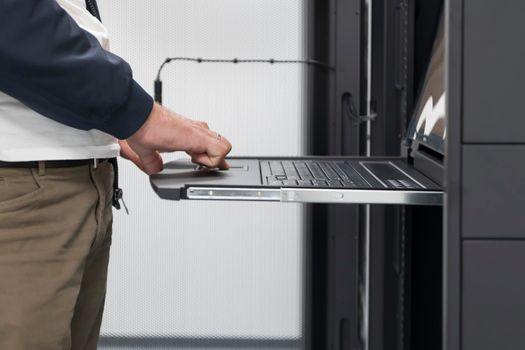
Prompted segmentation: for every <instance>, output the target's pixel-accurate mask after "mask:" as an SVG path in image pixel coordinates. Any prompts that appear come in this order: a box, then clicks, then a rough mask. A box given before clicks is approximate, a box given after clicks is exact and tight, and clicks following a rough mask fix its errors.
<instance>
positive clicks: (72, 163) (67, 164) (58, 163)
mask: <svg viewBox="0 0 525 350" xmlns="http://www.w3.org/2000/svg"><path fill="white" fill-rule="evenodd" d="M112 159H114V158H105V159H74V160H46V161H44V166H45V167H46V168H73V167H77V166H83V165H95V164H100V163H103V162H106V161H108V162H112ZM39 163H40V162H36V161H31V162H2V161H0V168H34V169H37V168H38V166H39Z"/></svg>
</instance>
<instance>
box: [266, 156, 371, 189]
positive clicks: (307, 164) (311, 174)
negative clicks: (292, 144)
mask: <svg viewBox="0 0 525 350" xmlns="http://www.w3.org/2000/svg"><path fill="white" fill-rule="evenodd" d="M260 164H261V173H262V178H263V181H265V182H266V184H267V185H271V186H290V187H338V188H347V187H348V188H355V187H359V188H368V187H370V185H369V184H368V183H367V182H366V181H365V180H364V179H363V178H362V177H361V175H359V174H358V173H357V171H355V170H354V168H353V167H352V166H351V165H349V164H348V163H346V162H343V161H323V162H318V161H261V163H260Z"/></svg>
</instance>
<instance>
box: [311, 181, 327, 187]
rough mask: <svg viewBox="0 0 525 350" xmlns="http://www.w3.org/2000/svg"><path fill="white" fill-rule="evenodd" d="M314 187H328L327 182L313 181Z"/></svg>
mask: <svg viewBox="0 0 525 350" xmlns="http://www.w3.org/2000/svg"><path fill="white" fill-rule="evenodd" d="M312 185H314V186H316V187H328V184H327V183H326V181H325V180H312Z"/></svg>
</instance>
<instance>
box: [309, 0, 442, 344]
mask: <svg viewBox="0 0 525 350" xmlns="http://www.w3.org/2000/svg"><path fill="white" fill-rule="evenodd" d="M442 6H443V1H442V0H432V1H421V0H374V1H373V2H372V7H370V2H368V1H365V0H330V1H325V0H312V1H311V3H310V11H311V13H310V22H311V27H310V30H311V33H310V35H309V47H310V50H311V51H310V53H309V54H310V57H312V58H314V59H317V60H321V61H325V62H330V63H331V64H333V65H335V66H336V74H330V73H329V72H325V71H321V70H317V69H312V71H311V74H310V77H311V80H310V84H309V91H310V96H311V98H310V99H309V100H310V101H311V103H312V104H311V106H309V107H310V108H309V110H310V113H311V114H310V126H311V127H310V130H311V132H310V134H309V140H310V142H311V143H310V148H309V152H310V153H311V154H316V155H328V154H337V155H339V154H342V155H355V156H357V155H361V156H362V155H365V154H366V153H365V152H366V142H367V133H366V124H365V123H355V122H352V120H349V119H348V115H345V113H344V105H343V103H345V98H346V99H347V98H348V95H350V96H351V98H352V103H353V104H354V105H355V109H356V110H357V111H359V113H360V114H362V115H366V114H367V112H370V111H369V110H368V108H367V107H368V106H367V104H368V101H367V100H368V99H367V96H366V94H365V92H366V90H367V89H366V84H368V83H371V101H370V105H371V106H370V107H371V109H372V112H373V113H375V114H376V118H375V120H374V122H373V123H372V125H371V127H372V133H371V146H372V147H371V153H372V155H394V156H395V155H401V153H402V151H403V150H402V148H401V147H400V143H401V139H402V137H403V136H404V130H405V129H406V127H407V124H408V121H409V118H410V114H411V112H412V108H413V102H414V97H415V93H416V91H417V85H418V83H419V82H420V80H421V79H422V76H423V74H424V69H425V68H424V67H426V64H427V61H428V58H429V56H430V52H431V46H432V38H433V35H434V31H435V28H436V26H437V22H438V21H439V17H440V14H441V9H442ZM367 11H371V12H370V17H368V16H367ZM366 18H371V19H372V25H371V30H372V41H371V45H372V48H371V49H372V61H371V65H372V66H371V70H372V76H371V80H370V81H368V80H367V78H370V77H368V76H367V75H366V74H365V72H366V69H365V68H366V67H365V60H366V57H364V54H363V51H364V49H365V46H366V40H367V37H368V36H367V34H368V33H367V30H368V29H369V28H370V27H369V26H368V23H367V21H366V20H365V19H366ZM427 43H428V44H427ZM353 117H355V116H353ZM366 211H367V208H366V206H347V205H344V206H335V205H333V206H328V205H315V206H309V208H308V211H307V212H308V214H309V215H307V217H308V220H309V223H308V227H309V228H310V229H309V232H308V237H309V246H310V247H311V254H310V255H311V257H312V259H311V261H310V270H311V274H310V287H311V288H310V291H311V293H310V300H311V308H310V315H309V316H310V317H309V318H310V320H311V323H310V325H309V327H310V329H309V330H308V331H307V334H309V345H310V348H312V349H334V350H340V349H374V350H375V349H377V350H381V349H389V350H390V349H420V348H425V349H439V348H440V347H441V329H442V328H441V326H442V325H441V310H442V309H441V305H442V294H441V290H442V279H441V272H442V266H441V253H442V247H441V237H442V218H443V216H442V209H441V208H404V207H392V206H390V207H389V206H373V207H371V209H370V223H371V224H370V226H369V230H370V231H369V235H368V234H367V232H366V230H367V225H366V219H367V215H366ZM367 240H368V242H367V244H369V245H370V250H369V252H368V251H367V250H366V244H365V242H366V241H367ZM368 253H369V256H367V254H368ZM365 258H368V259H369V274H368V277H369V280H368V281H366V282H368V285H367V288H363V283H364V281H363V280H364V279H366V278H367V276H365V274H364V273H363V271H364V269H363V259H365ZM422 266H423V267H422ZM363 293H367V296H366V297H367V298H364V296H363ZM363 300H367V301H368V304H367V305H366V307H367V309H366V310H364V308H363V307H362V305H361V303H362V302H363ZM365 312H366V313H367V315H364V314H363V313H365ZM428 317H431V318H433V320H434V321H433V322H431V323H428V322H426V321H427V320H428Z"/></svg>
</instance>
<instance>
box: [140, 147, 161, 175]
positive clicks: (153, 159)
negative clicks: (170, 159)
mask: <svg viewBox="0 0 525 350" xmlns="http://www.w3.org/2000/svg"><path fill="white" fill-rule="evenodd" d="M139 157H140V161H141V162H142V166H143V169H142V170H143V171H144V172H145V173H146V174H148V175H153V174H156V173H158V172H160V171H161V170H162V168H163V162H162V157H161V156H160V154H159V152H152V153H148V154H141V155H139Z"/></svg>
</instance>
